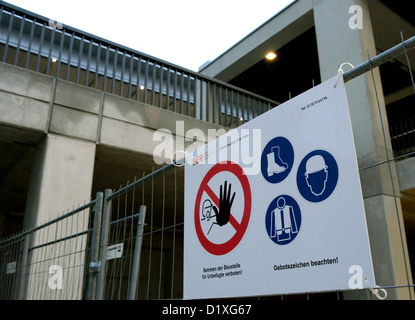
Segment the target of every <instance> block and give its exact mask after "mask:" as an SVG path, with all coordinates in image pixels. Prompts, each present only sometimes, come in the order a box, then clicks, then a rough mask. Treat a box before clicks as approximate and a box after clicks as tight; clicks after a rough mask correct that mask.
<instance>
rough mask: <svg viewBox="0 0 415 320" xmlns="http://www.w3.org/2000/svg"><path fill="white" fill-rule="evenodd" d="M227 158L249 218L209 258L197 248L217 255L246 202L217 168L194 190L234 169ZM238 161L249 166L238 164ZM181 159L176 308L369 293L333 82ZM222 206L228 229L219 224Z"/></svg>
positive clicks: (357, 193)
mask: <svg viewBox="0 0 415 320" xmlns="http://www.w3.org/2000/svg"><path fill="white" fill-rule="evenodd" d="M337 81H339V82H338V84H337V86H335V84H336V82H337ZM255 130H256V132H258V130H261V131H260V132H261V134H260V141H259V143H260V146H261V149H260V151H261V152H254V153H255V154H252V152H253V150H258V148H255V147H258V145H256V146H255V144H258V141H253V139H252V135H250V133H252V132H254V131H255ZM235 147H237V148H236V149H235ZM232 148H234V149H232ZM221 150H222V151H223V150H225V151H228V152H220V151H221ZM235 150H237V152H238V153H237V155H238V156H240V158H241V161H240V162H238V163H237V164H235V165H236V166H239V167H240V169H241V170H242V171H243V172H245V174H246V178H247V184H248V185H249V188H250V191H251V197H252V198H251V199H248V202H249V203H251V205H252V206H251V213H250V217H249V221H248V222H247V226H246V230H244V234H243V235H242V237H241V239H239V240H238V242H237V243H236V244H235V243H234V244H233V246H232V247H231V248H230V250H223V251H214V252H213V253H212V252H209V250H207V249H206V246H204V244H203V241H206V239H208V240H209V242H211V243H213V244H216V245H218V246H219V247H223V245H224V244H226V243H227V241H229V239H231V238H232V236H233V234H234V233H235V231H234V230H235V228H232V226H235V225H238V224H241V223H242V219H243V217H244V210H245V208H246V201H247V199H245V198H246V195H247V194H248V193H246V192H244V191H243V186H242V183H240V182H238V179H235V177H234V176H232V174H231V173H229V172H227V170H226V169H225V166H224V170H217V171H216V172H215V175H213V176H212V177H209V179H208V185H209V187H208V188H207V187H206V181H205V182H204V183H203V185H202V181H204V180H206V179H205V178H206V177H207V176H208V175H209V172H211V170H212V168H214V167H215V166H216V167H217V166H220V165H218V163H220V162H226V161H230V160H232V161H233V162H237V161H235V152H234V151H235ZM246 153H247V154H248V155H250V156H251V158H252V159H253V161H252V162H250V163H248V162H246V161H243V157H244V154H245V155H246ZM201 155H203V157H202V158H203V160H204V161H202V163H198V164H197V165H191V163H192V161H191V160H192V159H191V158H192V157H198V159H201V157H200V156H201ZM187 157H188V158H187V161H186V167H185V218H184V222H185V226H184V298H185V299H203V298H226V297H246V296H247V297H249V296H266V295H279V294H295V293H308V292H326V291H346V290H351V289H363V288H374V287H375V279H374V272H373V266H372V259H371V252H370V246H369V239H368V233H367V226H366V217H365V211H364V205H363V197H362V192H361V186H360V180H359V171H358V166H357V160H356V154H355V146H354V141H353V133H352V129H351V122H350V116H349V110H348V104H347V97H346V91H345V86H344V83H343V80H342V79H340V80H339V79H338V77H337V76H336V77H333V78H332V79H329V80H328V81H326V82H324V83H322V84H321V85H319V86H317V87H315V88H313V89H311V90H309V91H307V92H305V93H303V94H301V95H299V96H298V97H295V98H293V99H291V100H289V101H288V102H286V103H284V104H282V105H280V106H278V107H276V108H274V109H272V110H271V111H269V112H267V113H266V114H264V115H262V116H259V117H257V118H255V119H254V120H252V121H250V122H248V123H246V124H244V125H242V126H241V127H239V128H237V129H235V130H233V131H231V132H229V133H227V134H226V135H224V136H222V137H220V138H218V139H217V140H215V141H213V142H211V143H209V144H207V145H206V146H204V147H202V148H199V149H197V150H196V151H195V152H193V153H192V154H190V155H189V154H188V155H187ZM189 157H191V158H189ZM247 163H248V164H247ZM255 168H256V170H255ZM225 182H226V184H225ZM230 184H232V187H229V185H230ZM202 187H203V188H205V189H208V190H209V191H208V192H205V190H200V189H201V188H202ZM232 196H233V199H231V198H232ZM219 198H221V199H222V198H223V199H222V200H223V203H222V204H221V203H220V200H219ZM231 200H232V201H231ZM226 203H227V205H228V207H229V205H231V207H230V211H231V214H230V216H231V219H230V220H231V221H230V222H228V223H226V220H225V222H223V217H224V216H226V214H224V212H225V213H226V210H225V209H226ZM196 204H197V205H196ZM244 204H245V206H244ZM228 211H229V210H228ZM220 212H222V213H220ZM228 215H229V212H228ZM197 219H200V221H196V220H197ZM196 226H202V227H198V228H196ZM197 229H198V230H197ZM200 233H203V236H200ZM201 239H205V240H203V241H201ZM218 253H219V254H218Z"/></svg>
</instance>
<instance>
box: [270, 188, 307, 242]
mask: <svg viewBox="0 0 415 320" xmlns="http://www.w3.org/2000/svg"><path fill="white" fill-rule="evenodd" d="M265 227H266V229H267V233H268V236H269V237H270V239H271V240H272V241H274V242H275V243H276V244H279V245H287V244H289V243H291V242H292V241H293V240H294V239H295V238H296V237H297V235H298V233H299V232H300V227H301V210H300V207H299V206H298V204H297V202H296V201H295V200H294V199H293V198H292V197H290V196H287V195H282V196H279V197H277V198H275V199H274V200H273V201H272V202H271V204H270V205H269V207H268V210H267V214H266V216H265Z"/></svg>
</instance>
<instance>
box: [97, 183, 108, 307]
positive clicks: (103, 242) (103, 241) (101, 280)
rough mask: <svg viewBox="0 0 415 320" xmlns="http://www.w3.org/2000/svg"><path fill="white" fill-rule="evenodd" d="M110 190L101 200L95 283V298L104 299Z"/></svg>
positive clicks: (106, 191)
mask: <svg viewBox="0 0 415 320" xmlns="http://www.w3.org/2000/svg"><path fill="white" fill-rule="evenodd" d="M111 194H112V190H111V189H106V190H105V194H104V200H103V210H102V226H101V237H100V243H99V258H98V261H99V262H100V263H101V265H100V267H99V269H98V277H97V285H96V295H95V299H96V300H103V299H104V289H105V277H106V272H105V266H106V262H107V246H108V236H109V227H110V225H109V222H110V216H111V206H112V198H111Z"/></svg>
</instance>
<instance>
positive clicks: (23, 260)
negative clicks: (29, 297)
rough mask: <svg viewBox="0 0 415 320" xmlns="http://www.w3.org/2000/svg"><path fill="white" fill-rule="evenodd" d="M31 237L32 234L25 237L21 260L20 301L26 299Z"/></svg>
mask: <svg viewBox="0 0 415 320" xmlns="http://www.w3.org/2000/svg"><path fill="white" fill-rule="evenodd" d="M29 237H30V234H27V235H25V236H24V240H23V248H22V258H21V262H20V263H21V267H20V275H19V286H18V287H19V292H18V297H17V299H18V300H24V299H25V298H26V283H27V279H26V270H27V263H28V259H29Z"/></svg>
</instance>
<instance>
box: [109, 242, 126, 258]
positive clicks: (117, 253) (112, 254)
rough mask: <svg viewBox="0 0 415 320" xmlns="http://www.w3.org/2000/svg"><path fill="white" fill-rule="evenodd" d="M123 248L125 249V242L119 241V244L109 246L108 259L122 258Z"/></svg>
mask: <svg viewBox="0 0 415 320" xmlns="http://www.w3.org/2000/svg"><path fill="white" fill-rule="evenodd" d="M123 249H124V244H123V243H118V244H114V245H111V246H109V247H108V249H107V260H113V259H118V258H121V257H122V251H123Z"/></svg>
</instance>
